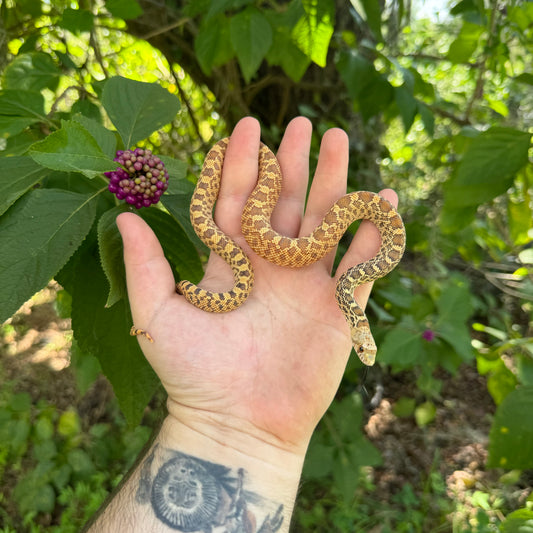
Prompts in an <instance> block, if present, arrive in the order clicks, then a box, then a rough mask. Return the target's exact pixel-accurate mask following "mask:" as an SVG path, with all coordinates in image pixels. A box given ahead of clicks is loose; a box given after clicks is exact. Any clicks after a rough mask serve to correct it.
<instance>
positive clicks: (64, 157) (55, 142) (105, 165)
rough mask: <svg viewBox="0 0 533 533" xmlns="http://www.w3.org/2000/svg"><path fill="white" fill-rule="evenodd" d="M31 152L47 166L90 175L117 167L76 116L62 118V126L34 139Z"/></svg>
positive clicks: (96, 174)
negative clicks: (72, 118) (38, 138)
mask: <svg viewBox="0 0 533 533" xmlns="http://www.w3.org/2000/svg"><path fill="white" fill-rule="evenodd" d="M30 155H31V157H32V158H33V159H34V160H35V161H36V162H37V163H39V164H40V165H42V166H44V167H47V168H51V169H53V170H60V171H63V172H81V173H82V174H84V175H85V176H87V177H88V178H94V177H95V176H100V175H101V174H102V173H103V172H105V171H109V170H114V169H115V168H116V167H117V164H116V163H115V162H114V161H113V160H112V159H111V158H110V157H109V156H107V155H106V154H105V153H104V152H103V151H102V149H101V148H100V146H98V143H97V142H96V140H95V138H94V137H93V136H92V135H91V134H90V133H89V131H87V129H85V127H84V126H82V125H81V124H80V122H77V121H74V120H70V121H63V122H62V127H61V129H60V130H58V131H56V132H54V133H51V134H50V135H49V136H48V137H46V139H43V140H42V141H40V142H37V143H35V144H34V145H33V146H32V148H31V150H30Z"/></svg>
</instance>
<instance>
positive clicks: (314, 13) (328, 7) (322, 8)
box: [292, 0, 335, 67]
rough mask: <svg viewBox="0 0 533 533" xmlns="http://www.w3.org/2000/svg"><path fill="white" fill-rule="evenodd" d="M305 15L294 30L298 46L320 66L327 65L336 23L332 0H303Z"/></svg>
mask: <svg viewBox="0 0 533 533" xmlns="http://www.w3.org/2000/svg"><path fill="white" fill-rule="evenodd" d="M302 6H303V8H304V10H305V15H304V16H303V17H302V18H301V19H300V20H299V21H298V22H297V24H296V25H295V26H294V28H293V31H292V36H293V39H294V40H295V42H296V44H297V46H298V48H300V50H301V51H302V52H303V53H304V54H305V55H306V56H307V57H308V58H309V59H311V61H313V62H314V63H316V64H317V65H318V66H319V67H325V66H326V58H327V54H328V48H329V42H330V40H331V36H332V35H333V30H334V23H335V3H334V2H333V1H332V0H320V1H319V0H302Z"/></svg>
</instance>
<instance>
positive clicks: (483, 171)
mask: <svg viewBox="0 0 533 533" xmlns="http://www.w3.org/2000/svg"><path fill="white" fill-rule="evenodd" d="M530 140H531V134H530V133H528V132H524V131H519V130H515V129H511V128H502V127H492V128H490V129H488V130H487V131H484V132H482V133H480V134H479V135H478V136H477V137H475V138H474V139H472V141H471V143H470V146H469V147H468V149H467V150H466V152H465V153H464V154H463V158H462V160H461V162H460V163H459V166H458V168H457V172H456V174H455V175H454V176H453V177H452V179H451V180H449V181H448V182H447V184H446V185H445V203H446V205H445V208H446V209H455V208H457V207H467V206H474V205H479V204H481V203H483V202H487V201H489V200H492V199H493V198H495V197H496V196H498V195H500V194H503V193H504V192H505V191H506V190H507V189H508V188H509V187H510V185H511V183H512V181H513V179H514V177H515V175H516V173H517V172H518V171H519V170H520V169H521V168H522V167H524V166H525V165H526V164H527V163H528V150H529V147H530Z"/></svg>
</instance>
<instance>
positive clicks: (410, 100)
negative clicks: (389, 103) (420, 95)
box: [394, 85, 418, 133]
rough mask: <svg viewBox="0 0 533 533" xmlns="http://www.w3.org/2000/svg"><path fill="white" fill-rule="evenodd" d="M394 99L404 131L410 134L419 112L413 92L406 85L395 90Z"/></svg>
mask: <svg viewBox="0 0 533 533" xmlns="http://www.w3.org/2000/svg"><path fill="white" fill-rule="evenodd" d="M394 97H395V100H396V105H397V106H398V109H399V111H400V117H401V118H402V122H403V129H404V131H405V133H408V132H409V130H410V129H411V126H412V125H413V122H414V120H415V116H416V113H417V112H418V102H417V100H416V98H415V97H414V96H413V93H412V91H409V90H408V89H407V88H406V87H405V86H404V85H402V86H401V87H395V88H394Z"/></svg>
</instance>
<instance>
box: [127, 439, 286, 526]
mask: <svg viewBox="0 0 533 533" xmlns="http://www.w3.org/2000/svg"><path fill="white" fill-rule="evenodd" d="M156 455H157V457H156ZM245 480H246V472H245V471H244V470H243V469H239V470H238V471H237V472H236V473H235V472H232V470H231V469H230V468H227V467H225V466H223V465H219V464H214V463H210V462H208V461H203V460H201V459H198V458H196V457H192V456H190V455H186V454H184V453H181V452H177V451H173V450H164V449H162V448H160V447H159V446H158V445H156V446H155V447H154V448H153V450H152V452H151V453H150V455H149V456H148V457H147V458H146V459H145V461H144V463H143V464H142V467H141V472H140V480H139V487H138V489H137V493H136V501H137V502H138V503H140V504H148V503H150V504H151V506H152V509H153V511H154V513H155V516H156V517H157V518H158V519H159V520H161V522H163V523H164V524H166V525H167V526H168V527H170V528H171V529H174V530H176V531H182V532H195V533H196V532H202V533H275V532H276V531H279V529H280V528H281V524H282V523H283V505H278V504H273V503H272V502H270V501H268V500H266V499H264V498H262V497H261V496H259V495H258V494H256V493H254V492H251V491H248V490H245V489H244V487H243V485H244V483H245ZM261 520H262V521H261ZM259 524H260V525H259Z"/></svg>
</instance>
